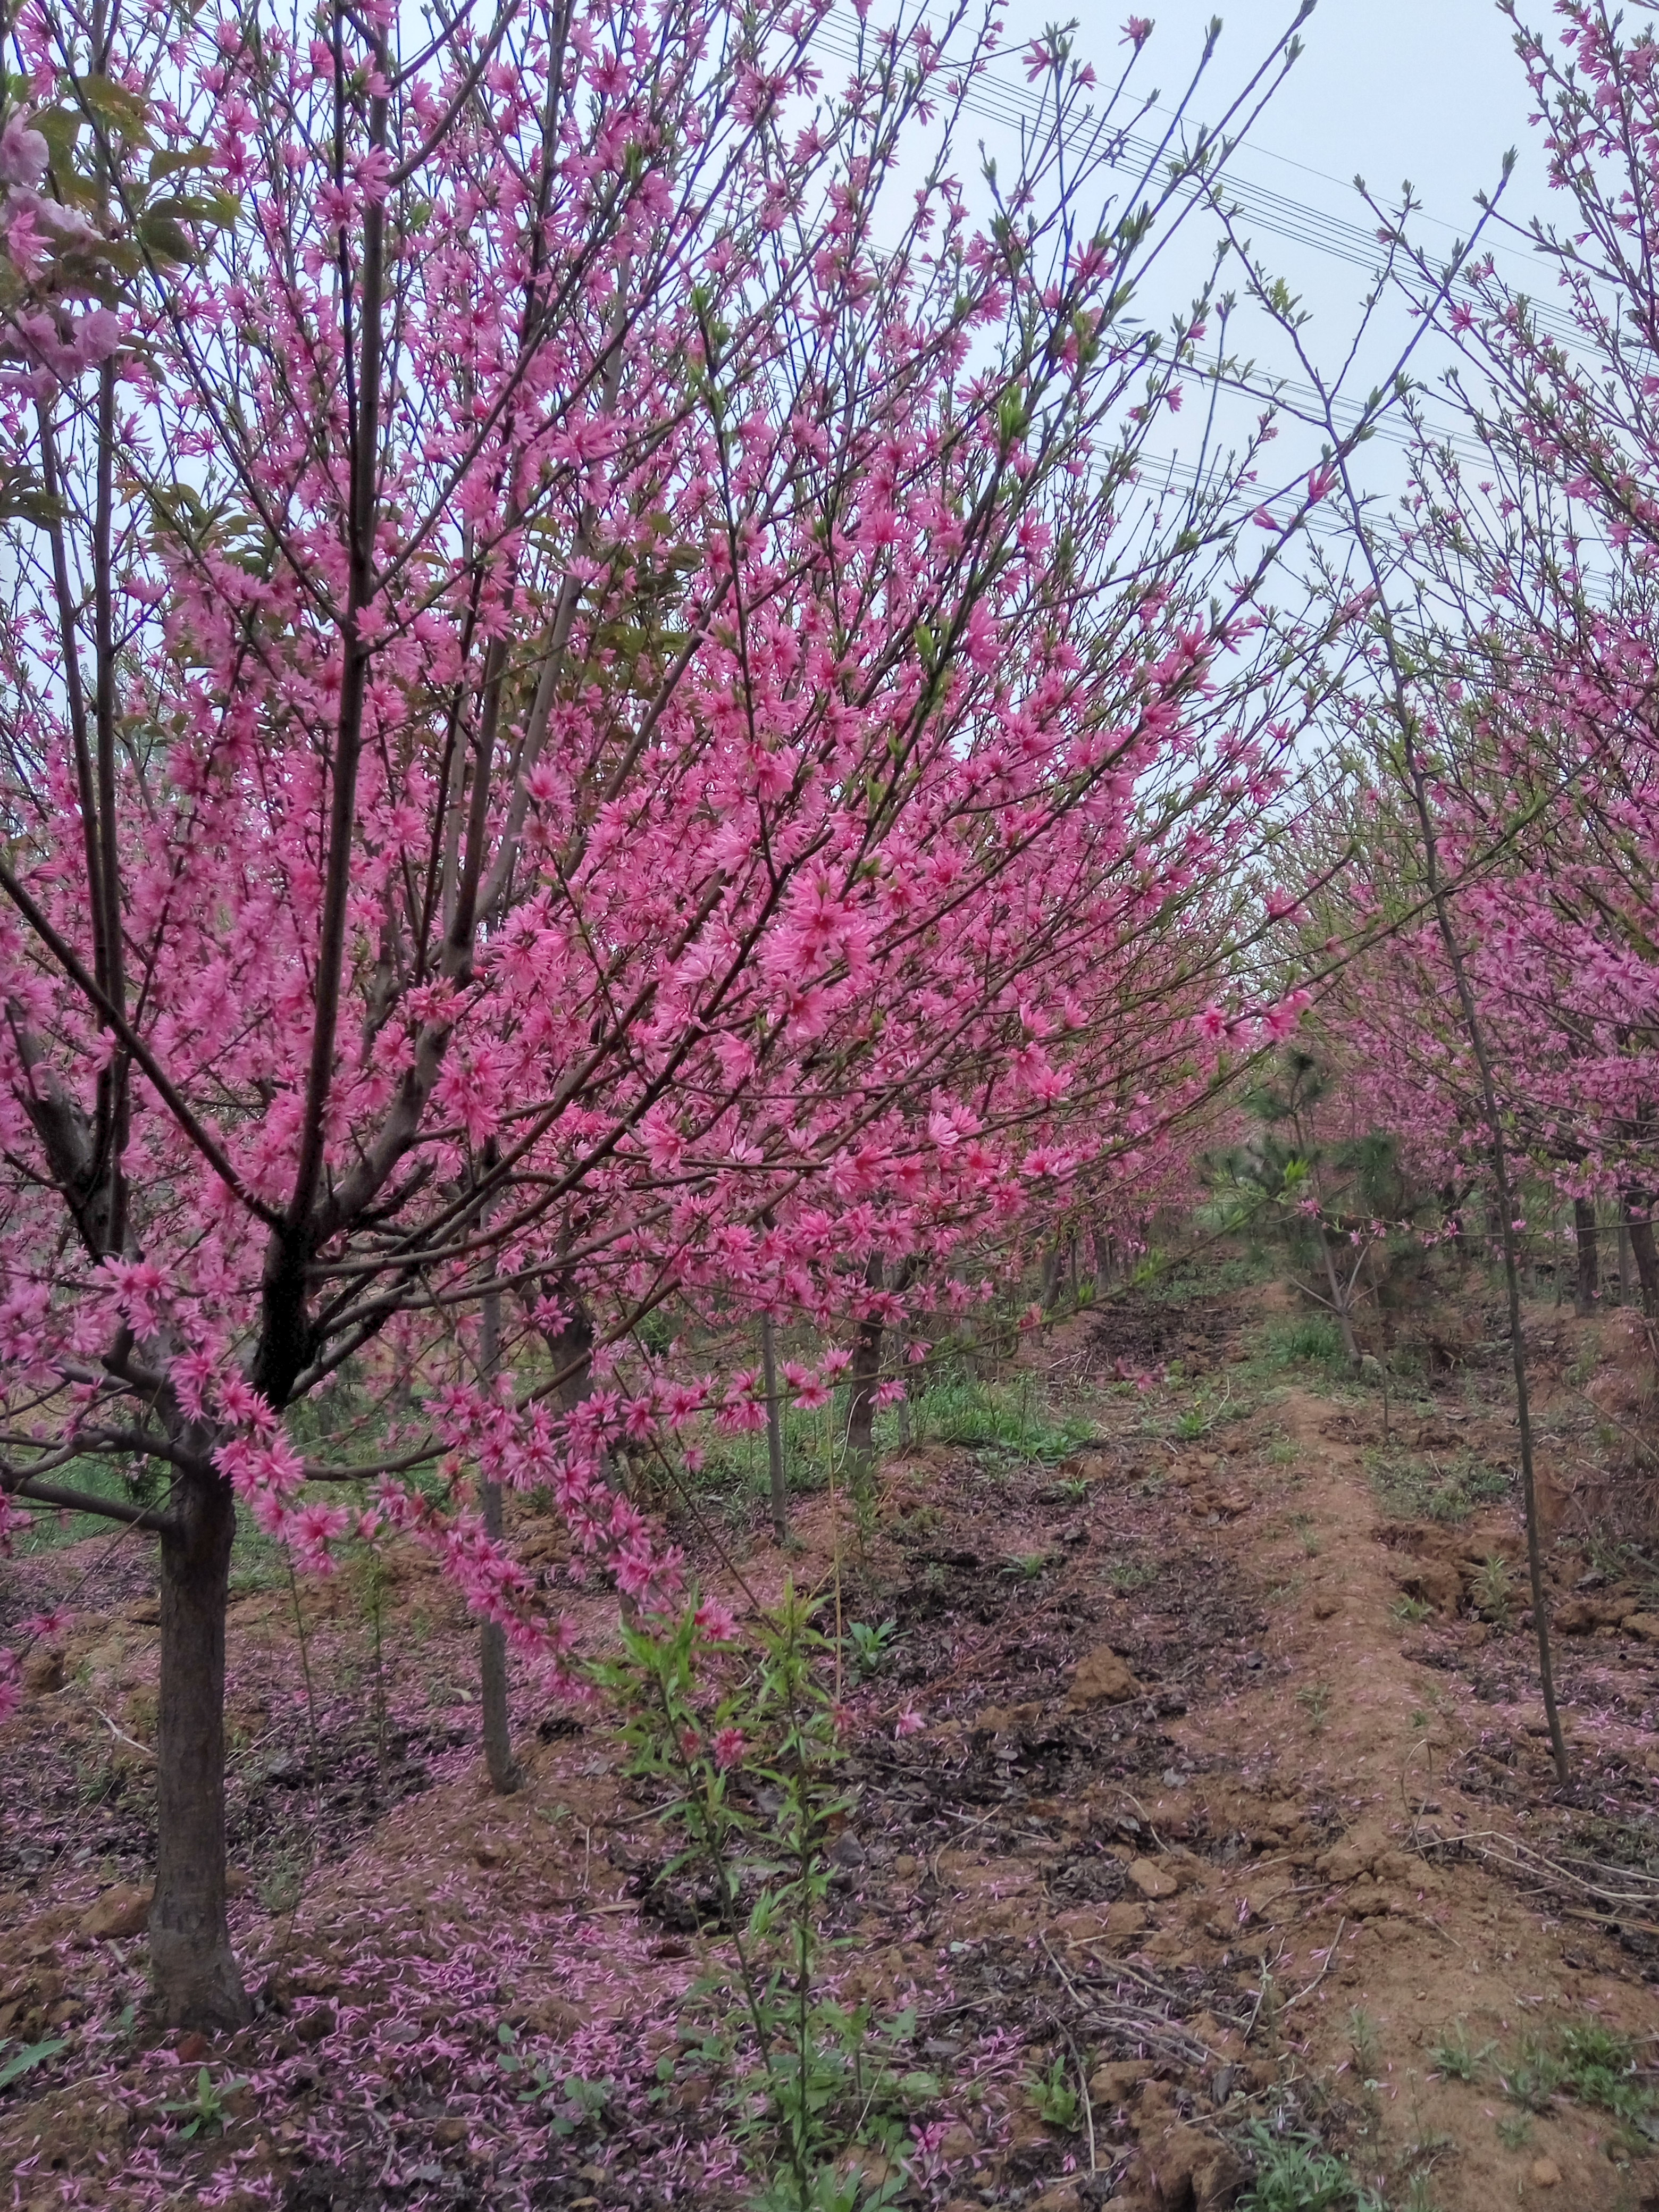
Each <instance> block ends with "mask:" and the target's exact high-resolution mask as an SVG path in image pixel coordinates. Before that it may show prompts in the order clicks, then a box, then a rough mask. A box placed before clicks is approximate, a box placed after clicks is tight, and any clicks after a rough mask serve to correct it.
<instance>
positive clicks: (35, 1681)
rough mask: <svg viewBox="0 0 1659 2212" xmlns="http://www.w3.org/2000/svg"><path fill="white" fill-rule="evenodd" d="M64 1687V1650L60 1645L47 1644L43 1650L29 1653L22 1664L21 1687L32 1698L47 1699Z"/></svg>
mask: <svg viewBox="0 0 1659 2212" xmlns="http://www.w3.org/2000/svg"><path fill="white" fill-rule="evenodd" d="M63 1686H64V1650H63V1646H62V1645H61V1644H47V1645H46V1647H45V1649H44V1650H40V1651H31V1652H30V1653H29V1655H28V1656H27V1659H25V1660H24V1662H23V1687H24V1689H25V1690H26V1691H27V1692H28V1694H29V1696H30V1697H32V1698H49V1697H51V1696H52V1693H53V1692H54V1691H57V1690H61V1689H62V1688H63Z"/></svg>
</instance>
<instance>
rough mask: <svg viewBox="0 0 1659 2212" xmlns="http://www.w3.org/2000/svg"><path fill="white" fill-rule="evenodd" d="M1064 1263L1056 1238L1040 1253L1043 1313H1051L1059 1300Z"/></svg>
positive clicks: (1063, 1256)
mask: <svg viewBox="0 0 1659 2212" xmlns="http://www.w3.org/2000/svg"><path fill="white" fill-rule="evenodd" d="M1064 1265H1065V1255H1064V1254H1063V1253H1062V1252H1061V1250H1060V1241H1059V1239H1058V1238H1056V1239H1055V1241H1054V1243H1052V1244H1051V1245H1050V1246H1049V1247H1048V1250H1047V1251H1046V1252H1045V1253H1044V1254H1043V1255H1042V1292H1041V1297H1042V1310H1043V1312H1044V1313H1052V1312H1053V1311H1054V1308H1055V1306H1056V1305H1057V1304H1058V1303H1059V1301H1060V1273H1061V1270H1062V1268H1063V1267H1064Z"/></svg>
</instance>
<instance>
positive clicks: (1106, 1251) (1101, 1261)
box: [1093, 1229, 1112, 1298]
mask: <svg viewBox="0 0 1659 2212" xmlns="http://www.w3.org/2000/svg"><path fill="white" fill-rule="evenodd" d="M1093 1243H1094V1248H1095V1296H1096V1297H1097V1298H1103V1297H1105V1296H1106V1294H1107V1292H1108V1291H1109V1290H1110V1289H1111V1287H1112V1239H1111V1235H1110V1232H1109V1231H1107V1230H1104V1229H1097V1230H1096V1231H1095V1232H1094V1238H1093Z"/></svg>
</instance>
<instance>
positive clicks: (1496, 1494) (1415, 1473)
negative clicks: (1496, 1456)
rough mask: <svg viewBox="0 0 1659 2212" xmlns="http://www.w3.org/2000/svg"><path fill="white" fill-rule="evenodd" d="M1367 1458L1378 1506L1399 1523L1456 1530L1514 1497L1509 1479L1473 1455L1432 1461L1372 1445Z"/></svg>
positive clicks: (1401, 1447)
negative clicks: (1501, 1500)
mask: <svg viewBox="0 0 1659 2212" xmlns="http://www.w3.org/2000/svg"><path fill="white" fill-rule="evenodd" d="M1364 1462H1365V1472H1366V1474H1368V1475H1369V1476H1370V1482H1371V1487H1372V1489H1373V1490H1375V1492H1376V1498H1377V1503H1378V1504H1380V1505H1381V1506H1382V1507H1383V1510H1384V1511H1385V1512H1387V1513H1389V1514H1390V1515H1392V1516H1393V1517H1394V1518H1395V1519H1396V1520H1401V1521H1405V1520H1410V1521H1439V1522H1443V1523H1445V1524H1446V1525H1447V1526H1449V1527H1454V1528H1455V1527H1456V1526H1458V1525H1459V1524H1461V1523H1462V1522H1465V1521H1467V1520H1468V1518H1469V1516H1470V1515H1471V1514H1472V1513H1474V1512H1476V1511H1477V1510H1479V1509H1480V1507H1481V1506H1483V1505H1490V1504H1494V1503H1495V1502H1496V1501H1497V1500H1498V1498H1507V1497H1508V1496H1509V1492H1510V1478H1509V1476H1508V1475H1507V1474H1500V1473H1499V1472H1498V1469H1497V1468H1491V1467H1488V1466H1487V1465H1486V1463H1485V1462H1484V1461H1482V1460H1479V1459H1477V1458H1476V1457H1475V1456H1474V1454H1473V1453H1472V1452H1458V1453H1455V1454H1453V1455H1447V1456H1445V1457H1441V1456H1439V1455H1435V1456H1433V1457H1431V1456H1429V1455H1427V1454H1425V1453H1421V1452H1414V1451H1408V1450H1407V1449H1406V1448H1405V1447H1404V1445H1401V1444H1372V1445H1370V1446H1368V1447H1367V1449H1366V1450H1365V1452H1364Z"/></svg>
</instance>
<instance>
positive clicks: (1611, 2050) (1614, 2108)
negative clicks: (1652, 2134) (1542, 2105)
mask: <svg viewBox="0 0 1659 2212" xmlns="http://www.w3.org/2000/svg"><path fill="white" fill-rule="evenodd" d="M1556 2053H1557V2057H1558V2058H1559V2063H1560V2067H1561V2086H1562V2087H1563V2088H1564V2089H1565V2091H1566V2093H1568V2095H1569V2096H1571V2097H1573V2098H1575V2099H1576V2100H1577V2102H1578V2103H1579V2104H1581V2105H1593V2106H1595V2107H1596V2108H1597V2109H1598V2110H1599V2111H1601V2112H1611V2113H1613V2116H1614V2118H1618V2119H1620V2120H1624V2121H1626V2122H1628V2123H1630V2124H1632V2125H1634V2126H1638V2127H1643V2128H1644V2129H1646V2128H1649V2127H1650V2124H1651V2123H1652V2121H1653V2118H1654V2115H1655V2112H1656V2109H1659V2092H1656V2089H1655V2087H1654V2085H1653V2084H1652V2083H1651V2082H1650V2081H1644V2080H1642V2078H1641V2077H1640V2075H1638V2072H1637V2067H1638V2054H1637V2046H1636V2044H1635V2043H1634V2042H1633V2041H1632V2039H1631V2038H1630V2037H1629V2036H1627V2035H1620V2033H1619V2032H1618V2030H1617V2029H1616V2028H1611V2027H1603V2026H1602V2024H1601V2022H1600V2021H1586V2022H1585V2023H1583V2025H1582V2026H1579V2027H1569V2028H1565V2029H1564V2030H1563V2031H1562V2033H1561V2036H1560V2039H1559V2042H1558V2044H1557V2045H1556Z"/></svg>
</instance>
